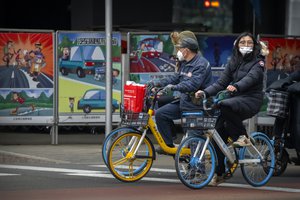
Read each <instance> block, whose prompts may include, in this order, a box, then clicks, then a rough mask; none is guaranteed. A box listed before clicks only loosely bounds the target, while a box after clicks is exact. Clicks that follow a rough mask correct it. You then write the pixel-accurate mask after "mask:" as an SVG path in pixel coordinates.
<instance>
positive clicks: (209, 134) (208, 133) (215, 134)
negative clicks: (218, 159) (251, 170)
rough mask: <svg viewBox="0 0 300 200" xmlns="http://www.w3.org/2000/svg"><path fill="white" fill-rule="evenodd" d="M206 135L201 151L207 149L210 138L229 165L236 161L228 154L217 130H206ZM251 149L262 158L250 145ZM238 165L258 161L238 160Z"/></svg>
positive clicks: (256, 161)
mask: <svg viewBox="0 0 300 200" xmlns="http://www.w3.org/2000/svg"><path fill="white" fill-rule="evenodd" d="M205 135H206V138H207V139H206V141H205V144H204V147H203V150H205V149H206V148H207V145H208V143H209V142H210V141H211V138H212V139H213V140H214V141H215V142H216V144H217V145H218V147H219V148H220V149H221V151H222V152H223V154H224V155H225V156H226V157H227V158H228V160H229V161H230V163H231V164H234V163H235V161H236V159H235V158H234V155H233V154H232V153H231V152H230V150H229V148H228V146H227V145H226V144H225V142H224V141H223V139H222V138H221V137H220V135H219V133H218V132H217V130H215V129H211V130H207V131H206V132H205ZM198 146H199V144H198ZM198 146H197V150H198ZM250 147H251V148H253V149H254V150H255V152H256V153H258V155H259V157H260V158H262V157H263V156H262V155H261V153H260V152H259V151H258V150H257V148H256V147H255V146H254V145H253V144H252V143H251V145H250ZM197 150H196V151H195V154H196V152H197ZM203 154H204V151H202V152H201V156H200V160H201V159H202V157H203ZM238 161H239V164H245V163H259V162H260V159H243V160H239V159H238Z"/></svg>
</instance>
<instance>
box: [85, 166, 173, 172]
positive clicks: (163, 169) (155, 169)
mask: <svg viewBox="0 0 300 200" xmlns="http://www.w3.org/2000/svg"><path fill="white" fill-rule="evenodd" d="M90 166H91V167H106V165H90ZM106 168H107V167H106ZM118 168H121V169H126V168H128V166H125V165H119V166H118ZM133 169H137V167H133ZM150 171H151V172H167V173H176V170H175V169H165V168H154V167H151V169H150Z"/></svg>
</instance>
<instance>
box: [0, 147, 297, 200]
mask: <svg viewBox="0 0 300 200" xmlns="http://www.w3.org/2000/svg"><path fill="white" fill-rule="evenodd" d="M0 180H1V181H0V196H1V200H14V199H30V200H33V199H55V200H58V199H64V200H66V199H72V200H73V199H85V200H86V199H110V200H114V199H122V200H124V199H131V200H138V199H139V200H140V199H166V200H169V199H173V200H177V199H202V198H204V199H225V200H226V199H251V200H253V199H299V197H300V181H299V180H300V166H294V165H289V166H288V169H287V171H286V172H285V173H284V174H283V175H282V176H281V177H273V178H272V179H271V181H270V182H269V183H268V184H267V185H266V186H265V187H260V188H253V187H251V186H249V185H248V184H247V183H246V182H245V181H244V179H243V178H242V176H241V173H240V170H238V171H237V172H236V174H235V176H234V177H233V178H232V179H230V180H229V181H228V182H226V183H223V184H221V185H220V186H219V187H207V188H204V189H202V190H191V189H189V188H187V187H185V186H184V185H183V184H182V183H181V182H180V181H179V180H178V178H177V176H176V172H175V169H174V161H173V158H172V157H170V156H164V155H159V156H158V157H157V160H156V161H155V162H154V164H153V167H152V168H151V172H150V173H149V174H148V175H147V176H146V177H144V178H143V179H142V180H140V181H138V182H135V183H123V182H120V181H118V180H116V179H115V178H114V177H112V175H111V174H110V173H109V170H108V169H107V168H106V166H105V165H104V163H103V160H102V157H101V145H100V144H69V145H68V144H63V145H0Z"/></svg>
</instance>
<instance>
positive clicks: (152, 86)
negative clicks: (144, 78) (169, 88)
mask: <svg viewBox="0 0 300 200" xmlns="http://www.w3.org/2000/svg"><path fill="white" fill-rule="evenodd" d="M146 85H147V90H148V91H150V90H151V89H152V88H154V87H155V86H154V82H153V81H149V82H148V83H146Z"/></svg>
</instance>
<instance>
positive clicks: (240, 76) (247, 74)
mask: <svg viewBox="0 0 300 200" xmlns="http://www.w3.org/2000/svg"><path fill="white" fill-rule="evenodd" d="M264 65H265V62H264V59H263V58H262V57H257V58H255V59H254V60H252V61H250V62H242V63H240V65H238V66H231V65H227V67H226V68H225V70H224V72H223V73H222V75H221V77H220V78H219V79H218V81H217V82H216V83H214V84H213V85H211V86H210V87H208V88H206V89H205V90H204V91H205V93H207V94H208V95H209V96H211V95H216V94H217V93H218V92H219V91H221V90H225V89H226V87H227V86H228V85H233V86H235V87H236V88H237V90H238V91H237V92H235V93H234V94H233V97H231V98H229V99H224V100H222V101H221V102H220V104H221V105H225V106H230V107H231V108H232V109H233V110H234V111H235V112H239V113H243V114H247V113H248V114H249V116H248V117H249V118H250V117H252V116H254V115H255V114H256V113H258V112H259V110H260V107H261V105H262V102H263V91H262V90H263V77H264Z"/></svg>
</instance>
